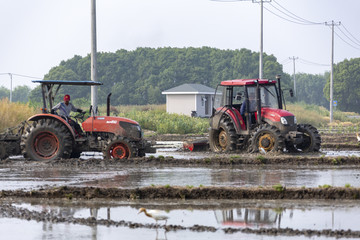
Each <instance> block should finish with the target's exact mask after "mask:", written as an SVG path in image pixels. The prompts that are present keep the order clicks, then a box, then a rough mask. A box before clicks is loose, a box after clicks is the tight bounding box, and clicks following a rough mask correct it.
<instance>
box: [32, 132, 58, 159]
mask: <svg viewBox="0 0 360 240" xmlns="http://www.w3.org/2000/svg"><path fill="white" fill-rule="evenodd" d="M34 147H35V151H36V152H37V154H39V155H40V156H42V157H45V158H49V157H52V156H53V155H54V154H56V153H57V151H58V150H59V141H58V139H57V137H56V136H55V135H54V134H52V133H49V132H45V133H41V134H39V135H38V136H37V137H36V139H35V144H34Z"/></svg>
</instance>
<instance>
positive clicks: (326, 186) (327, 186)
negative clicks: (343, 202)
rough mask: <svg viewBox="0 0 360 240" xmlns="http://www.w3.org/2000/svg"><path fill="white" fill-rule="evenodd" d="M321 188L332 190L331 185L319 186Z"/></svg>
mask: <svg viewBox="0 0 360 240" xmlns="http://www.w3.org/2000/svg"><path fill="white" fill-rule="evenodd" d="M319 188H331V185H329V184H324V185H319Z"/></svg>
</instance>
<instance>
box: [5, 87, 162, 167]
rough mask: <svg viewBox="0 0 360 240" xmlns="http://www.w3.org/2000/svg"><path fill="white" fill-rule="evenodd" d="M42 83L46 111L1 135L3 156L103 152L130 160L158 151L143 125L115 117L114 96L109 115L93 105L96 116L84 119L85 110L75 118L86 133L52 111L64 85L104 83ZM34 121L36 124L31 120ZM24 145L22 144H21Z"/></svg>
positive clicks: (45, 157) (52, 156)
mask: <svg viewBox="0 0 360 240" xmlns="http://www.w3.org/2000/svg"><path fill="white" fill-rule="evenodd" d="M33 82H36V83H41V89H42V99H43V108H42V113H41V114H37V115H35V116H32V117H30V118H29V119H28V120H27V121H25V122H24V123H23V124H22V125H21V127H20V128H19V130H18V132H17V133H14V132H12V131H8V133H5V134H1V135H0V141H1V142H2V143H3V144H4V146H5V147H2V148H1V147H0V158H2V159H3V158H5V157H7V156H9V155H16V154H19V153H22V154H23V155H24V157H29V158H31V159H34V160H52V159H57V158H78V157H80V154H81V152H84V151H96V152H102V153H103V155H104V158H108V159H109V158H114V159H126V158H133V157H142V156H145V153H146V152H154V150H155V149H153V148H151V147H150V143H149V142H147V141H145V140H144V139H143V134H142V130H141V127H140V125H139V124H138V123H137V122H135V121H133V120H130V119H127V118H122V117H111V116H109V115H110V114H109V113H110V110H109V109H110V107H109V106H110V95H111V94H109V96H108V102H107V116H95V115H96V112H97V110H96V109H93V108H92V107H90V111H89V113H92V115H93V116H90V117H88V118H87V119H86V120H84V114H85V113H78V114H77V115H76V116H74V118H75V119H76V120H77V121H80V122H82V128H83V132H81V133H78V132H76V131H75V129H73V127H72V126H71V125H70V124H69V121H68V119H66V118H64V117H62V116H59V115H56V114H51V113H50V110H51V109H52V107H53V106H54V104H53V103H54V98H55V96H56V93H57V92H58V90H59V88H60V87H61V85H81V86H93V85H102V83H100V82H93V81H57V80H39V81H33ZM29 122H32V123H29ZM19 145H20V146H19Z"/></svg>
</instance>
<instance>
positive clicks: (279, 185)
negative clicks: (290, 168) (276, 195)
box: [272, 183, 285, 192]
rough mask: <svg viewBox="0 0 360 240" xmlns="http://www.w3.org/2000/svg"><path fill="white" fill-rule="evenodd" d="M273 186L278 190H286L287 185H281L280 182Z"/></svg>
mask: <svg viewBox="0 0 360 240" xmlns="http://www.w3.org/2000/svg"><path fill="white" fill-rule="evenodd" d="M272 187H273V189H275V190H276V191H278V192H283V191H284V190H285V187H283V185H281V184H280V183H278V184H276V185H274V186H272Z"/></svg>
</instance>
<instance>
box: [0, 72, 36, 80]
mask: <svg viewBox="0 0 360 240" xmlns="http://www.w3.org/2000/svg"><path fill="white" fill-rule="evenodd" d="M10 74H11V75H13V76H18V77H24V78H33V79H43V78H41V77H32V76H27V75H22V74H17V73H0V75H10Z"/></svg>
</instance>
